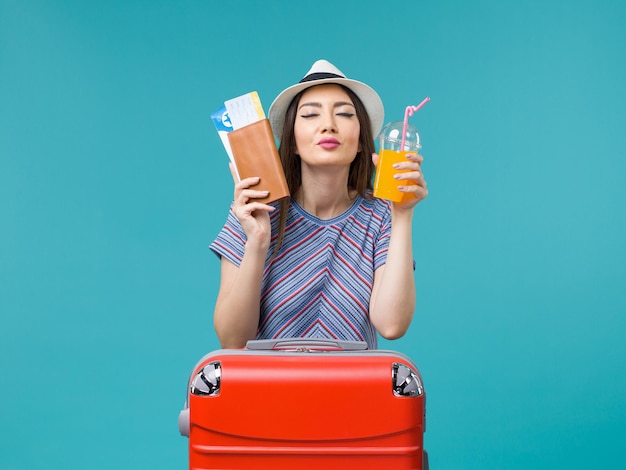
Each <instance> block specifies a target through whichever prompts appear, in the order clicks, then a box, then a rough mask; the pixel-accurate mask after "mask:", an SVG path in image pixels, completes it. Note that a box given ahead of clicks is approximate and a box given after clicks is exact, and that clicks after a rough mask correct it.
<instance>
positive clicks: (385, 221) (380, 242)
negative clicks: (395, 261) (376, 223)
mask: <svg viewBox="0 0 626 470" xmlns="http://www.w3.org/2000/svg"><path fill="white" fill-rule="evenodd" d="M377 208H378V209H379V211H377V212H378V215H379V217H380V230H379V232H378V235H377V237H376V240H375V246H374V271H375V270H377V269H378V268H380V267H381V266H383V265H384V264H385V263H386V262H387V252H388V251H389V241H390V239H391V208H390V206H389V203H387V202H386V201H385V202H383V201H380V200H379V204H377Z"/></svg>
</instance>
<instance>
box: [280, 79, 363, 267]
mask: <svg viewBox="0 0 626 470" xmlns="http://www.w3.org/2000/svg"><path fill="white" fill-rule="evenodd" d="M338 85H339V86H341V88H342V89H343V90H344V91H345V92H346V93H347V94H348V96H349V97H350V99H351V100H352V103H353V104H354V108H355V111H356V115H357V118H358V120H359V126H360V132H359V148H360V149H361V150H360V151H359V152H358V153H357V154H356V157H355V159H354V160H353V161H352V163H351V164H350V171H349V173H348V189H350V190H355V191H356V192H357V193H358V194H359V195H361V196H362V197H364V198H370V197H371V193H370V192H369V191H368V190H371V189H372V178H373V175H374V164H373V163H372V153H374V151H375V147H374V136H373V135H372V126H371V124H370V117H369V115H368V114H367V110H366V109H365V106H363V103H362V102H361V100H360V99H359V97H358V96H357V95H356V94H355V93H354V92H353V91H352V90H350V89H349V88H347V87H345V86H343V85H340V84H338ZM314 86H315V85H314ZM310 88H311V87H309V88H306V89H305V90H302V91H301V92H300V93H298V94H297V95H296V96H294V98H293V100H291V103H290V104H289V106H288V108H287V112H286V113H285V122H284V124H283V134H282V139H281V142H280V146H279V148H278V154H279V155H280V161H281V163H282V165H283V169H284V171H285V177H286V179H287V186H288V187H289V193H290V194H292V195H293V194H295V193H296V191H298V189H300V186H301V185H302V162H301V160H300V156H299V155H296V153H295V150H296V137H295V133H294V126H295V122H296V114H297V108H298V103H299V102H300V98H301V97H302V94H303V93H304V92H305V91H307V90H309V89H310ZM288 207H289V198H285V199H283V200H282V201H281V202H280V221H279V225H278V235H277V239H276V246H275V249H274V255H275V254H276V253H277V252H278V250H279V249H280V246H281V245H282V241H283V236H284V234H285V222H286V220H287V209H288Z"/></svg>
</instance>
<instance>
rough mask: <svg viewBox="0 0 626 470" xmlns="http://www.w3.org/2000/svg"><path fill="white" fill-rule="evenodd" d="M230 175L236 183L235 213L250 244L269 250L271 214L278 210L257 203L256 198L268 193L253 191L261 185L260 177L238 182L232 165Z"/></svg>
mask: <svg viewBox="0 0 626 470" xmlns="http://www.w3.org/2000/svg"><path fill="white" fill-rule="evenodd" d="M228 166H229V168H230V174H231V175H232V176H233V181H234V182H235V196H234V199H233V207H232V208H233V212H234V213H235V216H236V217H237V219H238V220H239V222H240V223H241V226H242V227H243V230H244V232H245V233H246V237H247V238H248V243H254V244H258V245H259V247H262V248H264V249H267V248H268V247H269V245H270V240H271V232H272V229H271V225H270V216H269V214H270V212H273V211H274V210H275V209H276V208H275V207H272V206H270V205H268V204H263V203H261V202H256V201H255V198H263V197H266V196H267V195H268V194H269V193H268V191H259V190H256V189H253V186H255V185H257V184H258V183H259V178H258V177H251V178H245V179H243V180H241V181H239V180H238V178H237V174H236V173H235V169H234V167H233V164H232V163H229V164H228Z"/></svg>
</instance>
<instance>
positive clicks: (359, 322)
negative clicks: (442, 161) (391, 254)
mask: <svg viewBox="0 0 626 470" xmlns="http://www.w3.org/2000/svg"><path fill="white" fill-rule="evenodd" d="M278 212H279V211H278V210H277V211H275V212H274V213H272V214H271V221H272V233H273V237H272V243H271V245H270V248H269V250H268V256H267V261H266V264H265V270H264V273H263V285H262V289H261V301H260V307H261V311H260V319H259V328H258V331H257V338H258V339H263V338H267V339H269V338H294V337H313V338H334V339H341V340H352V341H365V342H367V344H368V346H369V348H370V349H375V348H376V346H377V338H376V332H375V330H374V327H373V326H372V324H371V322H370V320H369V303H370V296H371V294H372V285H373V282H374V271H375V270H376V269H377V268H378V267H380V266H382V265H384V264H385V261H386V259H387V250H388V247H389V237H390V233H391V212H390V205H389V202H387V201H384V200H381V199H377V198H371V199H365V198H362V197H361V196H357V199H356V200H355V201H354V203H353V204H352V205H351V206H350V208H349V209H348V210H347V211H346V212H345V213H343V214H341V215H340V216H338V217H335V218H333V219H328V220H323V219H319V218H317V217H315V216H313V215H312V214H310V213H308V212H306V211H305V210H304V209H303V208H302V207H301V206H300V205H298V203H297V202H295V201H294V200H293V199H292V200H291V203H290V205H289V210H288V213H287V222H286V227H285V235H284V239H283V243H282V246H281V248H280V250H279V251H278V253H277V254H276V256H275V257H274V258H273V259H271V255H272V253H273V252H274V246H275V243H276V234H277V231H278V221H279V214H278ZM245 242H246V235H245V233H244V232H243V229H242V227H241V225H240V223H239V221H238V220H237V218H236V217H235V214H234V213H233V212H232V210H230V211H229V214H228V218H227V220H226V224H225V225H224V227H223V228H222V230H221V231H220V233H219V234H218V236H217V238H216V239H215V241H213V243H212V244H211V246H210V248H211V250H212V251H213V252H214V253H215V254H216V255H217V256H219V257H222V256H224V257H225V258H226V259H228V260H229V261H231V262H232V263H234V264H235V265H236V266H239V265H240V264H241V260H242V258H243V253H244V247H245Z"/></svg>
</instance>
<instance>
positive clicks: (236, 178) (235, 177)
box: [228, 162, 239, 184]
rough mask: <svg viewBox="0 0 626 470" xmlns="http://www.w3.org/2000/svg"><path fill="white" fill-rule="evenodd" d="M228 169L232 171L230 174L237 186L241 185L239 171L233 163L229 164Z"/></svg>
mask: <svg viewBox="0 0 626 470" xmlns="http://www.w3.org/2000/svg"><path fill="white" fill-rule="evenodd" d="M228 169H229V170H230V174H231V175H232V177H233V181H234V182H235V184H237V183H239V175H237V170H236V169H235V165H233V162H228Z"/></svg>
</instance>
